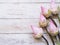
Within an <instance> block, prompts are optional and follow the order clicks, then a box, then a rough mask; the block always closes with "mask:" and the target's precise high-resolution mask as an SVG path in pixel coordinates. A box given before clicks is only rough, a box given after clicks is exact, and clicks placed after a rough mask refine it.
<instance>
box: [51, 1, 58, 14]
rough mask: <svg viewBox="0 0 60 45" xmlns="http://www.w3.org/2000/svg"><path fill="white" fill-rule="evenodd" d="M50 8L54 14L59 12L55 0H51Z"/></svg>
mask: <svg viewBox="0 0 60 45" xmlns="http://www.w3.org/2000/svg"><path fill="white" fill-rule="evenodd" d="M50 8H51V9H50V10H51V12H52V13H53V14H57V13H58V7H57V5H56V4H55V0H51V5H50Z"/></svg>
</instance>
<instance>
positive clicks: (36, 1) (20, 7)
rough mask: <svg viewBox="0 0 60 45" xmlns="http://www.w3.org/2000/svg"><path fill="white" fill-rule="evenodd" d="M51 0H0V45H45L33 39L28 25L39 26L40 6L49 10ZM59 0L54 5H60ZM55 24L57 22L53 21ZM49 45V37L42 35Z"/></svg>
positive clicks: (41, 40) (43, 42)
mask: <svg viewBox="0 0 60 45" xmlns="http://www.w3.org/2000/svg"><path fill="white" fill-rule="evenodd" d="M50 1H51V0H0V45H46V42H45V41H44V40H43V39H40V40H36V39H34V38H33V36H32V35H33V32H32V30H31V27H30V25H35V26H39V25H38V22H39V16H40V12H41V9H40V6H41V5H43V6H44V7H46V8H49V6H50ZM59 2H60V0H56V4H57V5H60V3H59ZM54 20H55V21H56V23H57V24H58V27H59V23H58V20H56V19H54ZM44 36H45V37H46V38H47V39H48V41H49V43H50V45H52V43H51V40H50V38H49V36H48V35H47V34H46V33H44Z"/></svg>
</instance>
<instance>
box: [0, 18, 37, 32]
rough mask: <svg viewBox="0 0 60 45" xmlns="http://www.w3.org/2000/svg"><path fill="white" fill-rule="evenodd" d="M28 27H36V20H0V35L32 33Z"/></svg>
mask: <svg viewBox="0 0 60 45" xmlns="http://www.w3.org/2000/svg"><path fill="white" fill-rule="evenodd" d="M30 25H36V26H38V19H0V33H32V30H31V27H30Z"/></svg>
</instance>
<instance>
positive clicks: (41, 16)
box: [39, 14, 47, 27]
mask: <svg viewBox="0 0 60 45" xmlns="http://www.w3.org/2000/svg"><path fill="white" fill-rule="evenodd" d="M39 25H40V26H41V27H45V26H47V20H46V18H45V17H44V16H43V14H41V15H40V19H39Z"/></svg>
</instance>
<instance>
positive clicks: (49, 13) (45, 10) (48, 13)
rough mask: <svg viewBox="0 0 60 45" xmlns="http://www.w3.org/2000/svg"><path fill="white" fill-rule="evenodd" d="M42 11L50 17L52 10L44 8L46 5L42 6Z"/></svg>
mask: <svg viewBox="0 0 60 45" xmlns="http://www.w3.org/2000/svg"><path fill="white" fill-rule="evenodd" d="M41 11H42V14H43V15H44V16H45V17H46V18H48V17H50V16H51V11H50V10H48V9H47V8H44V7H42V6H41Z"/></svg>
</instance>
